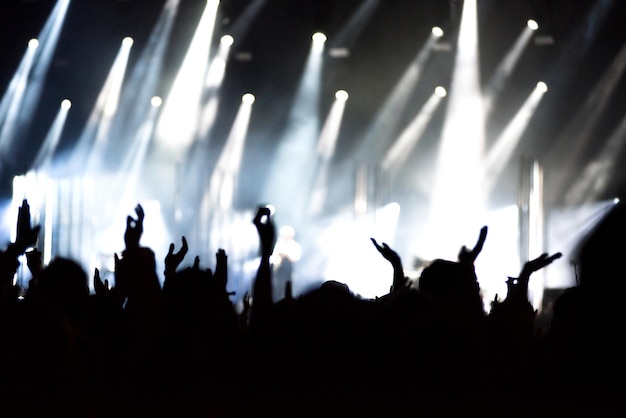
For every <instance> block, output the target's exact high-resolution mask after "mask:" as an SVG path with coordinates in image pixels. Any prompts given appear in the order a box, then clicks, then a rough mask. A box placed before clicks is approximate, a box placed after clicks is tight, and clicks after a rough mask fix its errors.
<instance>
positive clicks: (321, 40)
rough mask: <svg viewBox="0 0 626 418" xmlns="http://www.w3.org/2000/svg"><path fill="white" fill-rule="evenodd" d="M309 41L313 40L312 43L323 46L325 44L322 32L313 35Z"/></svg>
mask: <svg viewBox="0 0 626 418" xmlns="http://www.w3.org/2000/svg"><path fill="white" fill-rule="evenodd" d="M311 39H313V42H315V43H316V44H317V43H319V44H323V43H324V42H326V35H324V34H323V33H322V32H316V33H314V34H313V36H312V37H311Z"/></svg>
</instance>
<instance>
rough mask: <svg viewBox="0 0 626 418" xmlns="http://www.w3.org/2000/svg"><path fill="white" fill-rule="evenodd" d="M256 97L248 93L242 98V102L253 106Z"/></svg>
mask: <svg viewBox="0 0 626 418" xmlns="http://www.w3.org/2000/svg"><path fill="white" fill-rule="evenodd" d="M255 100H256V99H255V97H254V94H252V93H246V94H244V95H243V96H241V102H242V103H244V104H252V103H254V101H255Z"/></svg>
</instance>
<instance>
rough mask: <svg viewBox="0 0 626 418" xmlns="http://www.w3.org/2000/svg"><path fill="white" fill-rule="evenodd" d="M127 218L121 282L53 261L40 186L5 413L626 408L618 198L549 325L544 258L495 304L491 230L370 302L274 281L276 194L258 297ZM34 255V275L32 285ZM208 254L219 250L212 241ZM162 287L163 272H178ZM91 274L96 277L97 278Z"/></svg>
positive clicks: (7, 296)
mask: <svg viewBox="0 0 626 418" xmlns="http://www.w3.org/2000/svg"><path fill="white" fill-rule="evenodd" d="M135 215H136V216H135V217H133V216H128V218H127V222H126V232H125V234H124V243H125V248H123V249H121V252H120V253H119V255H117V254H116V255H115V276H114V277H115V283H114V285H113V286H111V285H110V283H109V282H108V280H104V281H103V280H102V279H101V277H100V272H99V271H98V270H95V271H94V272H93V275H91V274H88V273H87V272H86V271H85V270H84V268H83V267H82V266H81V264H80V261H79V260H73V259H69V258H64V257H60V256H58V257H56V258H53V259H52V261H50V263H49V264H48V265H43V264H42V257H41V253H40V252H39V251H38V249H37V244H38V235H39V232H40V230H39V226H37V225H32V222H31V219H30V208H29V205H28V202H27V201H26V200H24V201H23V203H22V206H21V207H20V208H19V213H18V219H17V234H16V239H15V242H12V243H10V244H9V245H8V246H7V247H6V248H5V249H4V251H2V252H1V253H0V268H1V270H0V274H1V276H0V336H1V337H0V355H1V357H0V358H1V365H0V416H14V415H15V416H79V417H109V416H112V417H113V416H114V417H121V416H129V417H130V416H133V417H137V416H151V417H154V416H158V417H160V416H176V417H178V416H181V417H185V416H208V417H211V416H219V417H222V416H223V417H228V416H250V417H263V416H268V417H270V416H272V417H275V416H290V417H291V416H293V417H299V416H316V417H317V416H341V417H343V416H385V417H387V416H478V415H480V416H483V417H484V416H503V417H510V416H533V417H534V416H546V417H547V416H594V417H595V416H613V415H612V414H614V413H617V412H616V411H618V410H619V407H620V395H622V393H623V389H624V386H625V385H624V383H623V382H624V377H625V374H624V372H625V371H626V367H625V366H626V360H625V359H626V356H625V354H626V352H625V351H624V349H625V348H626V344H625V341H626V338H624V337H625V335H624V334H625V327H624V320H625V319H626V304H625V303H624V302H623V297H624V296H623V295H624V291H625V290H626V277H624V275H625V272H624V268H625V267H624V266H625V264H624V262H623V257H624V254H623V251H624V250H623V249H624V246H623V244H622V242H621V238H622V237H623V236H624V232H626V216H625V212H624V209H623V208H622V206H621V205H617V206H616V207H615V208H614V209H613V210H612V212H610V213H609V214H608V215H607V217H606V218H605V219H604V221H603V222H602V223H601V224H600V225H599V226H598V228H596V230H594V231H593V232H592V233H591V234H590V235H589V236H588V237H587V239H586V240H585V241H584V242H582V243H581V245H580V247H579V248H578V251H577V256H576V259H577V275H578V279H579V280H578V283H579V284H578V285H577V286H576V287H573V288H571V289H567V290H565V291H564V292H563V293H562V295H561V296H559V297H558V299H557V300H556V302H555V304H554V310H553V315H552V317H551V318H550V319H551V321H550V324H549V327H547V328H545V327H539V326H538V325H537V313H536V311H534V310H533V307H532V305H531V304H530V303H529V300H528V284H529V281H530V280H532V275H533V273H535V272H537V271H539V270H541V269H543V268H545V267H546V266H548V265H549V264H550V263H552V262H553V261H554V260H556V259H557V258H559V257H561V254H560V253H554V254H548V253H545V254H541V255H539V256H538V257H536V258H534V259H532V260H528V261H527V262H525V263H524V265H523V267H522V269H521V271H520V272H519V275H518V276H517V277H509V278H508V279H507V278H503V280H505V279H506V283H507V289H508V292H507V294H506V295H502V297H500V298H499V297H497V296H496V299H495V300H494V301H493V303H492V304H491V306H489V307H485V306H484V305H483V301H482V298H481V294H480V287H479V281H478V278H477V276H476V272H475V269H474V263H475V261H476V259H477V258H478V257H479V256H480V252H481V250H482V247H483V244H484V242H485V241H486V239H487V238H488V228H487V227H486V226H485V227H483V228H482V229H481V230H480V231H479V234H478V239H477V242H476V244H475V245H474V246H473V247H472V248H467V247H462V248H461V249H460V251H459V254H458V259H456V260H444V259H437V260H434V261H432V262H431V263H429V264H428V265H427V266H426V267H425V268H424V269H423V271H422V273H421V276H420V278H419V280H418V281H417V283H415V282H412V281H410V280H408V279H407V277H406V276H405V274H404V271H403V267H402V260H401V259H400V256H399V255H398V254H397V253H396V252H395V251H394V250H393V249H392V248H391V247H390V246H389V245H387V244H386V243H379V242H377V241H376V240H375V239H372V244H373V245H374V246H375V248H376V249H377V250H378V252H379V253H380V255H381V256H382V257H384V259H386V260H387V261H388V262H389V263H390V264H391V266H392V267H393V284H392V286H391V287H390V289H389V292H388V294H386V295H384V296H382V297H379V298H376V299H365V298H362V297H360V296H358V295H355V294H354V293H353V292H352V291H351V290H350V288H349V287H348V286H347V285H345V284H344V283H341V282H337V281H326V282H324V283H323V284H321V285H320V286H319V287H316V288H314V289H311V290H309V291H307V292H305V293H303V294H301V295H299V296H298V297H294V295H293V294H292V291H291V283H289V282H288V283H287V284H286V286H284V296H283V297H282V298H280V300H276V298H275V295H273V283H272V281H273V277H272V275H273V273H274V269H273V267H272V261H271V256H272V252H273V249H274V244H275V241H276V239H277V237H276V231H275V226H274V223H273V220H272V215H271V213H270V211H269V209H268V208H265V207H261V208H259V209H258V211H257V213H256V216H255V217H254V219H252V220H251V221H252V222H253V223H254V225H255V226H256V229H257V232H258V238H259V247H260V248H259V249H260V260H259V266H258V270H257V272H256V277H255V279H254V282H253V287H252V289H251V293H250V294H246V295H244V296H243V298H242V300H243V304H242V306H241V307H238V306H236V305H235V304H233V302H232V301H231V296H232V295H231V294H229V292H228V291H227V282H228V271H229V269H228V256H227V254H226V252H225V251H224V250H223V249H220V250H218V251H217V253H216V254H215V258H214V263H211V267H206V266H202V265H201V257H200V256H195V258H193V261H190V259H189V258H188V253H189V251H190V248H189V246H188V244H187V240H186V239H185V237H181V243H182V244H181V246H180V247H179V248H178V249H177V248H176V247H177V246H176V245H175V243H172V244H171V245H170V248H169V251H168V253H167V255H166V256H165V259H164V266H165V269H164V271H163V272H162V274H163V276H162V279H163V280H162V281H161V280H160V278H161V272H158V271H157V268H156V266H157V263H156V254H155V253H154V251H153V250H152V249H150V248H147V247H143V246H142V245H141V237H142V233H143V225H144V222H143V221H144V217H145V214H144V211H143V208H142V207H141V205H137V207H136V208H135ZM24 254H25V255H26V257H25V259H26V260H27V261H26V263H27V267H28V269H29V270H30V272H31V273H32V279H31V280H30V282H29V283H28V285H27V287H26V288H20V287H19V286H17V285H16V284H15V280H14V278H15V275H16V271H17V269H18V267H19V263H20V261H19V260H20V259H23V258H20V257H21V256H22V255H24ZM201 256H202V257H204V256H205V255H201ZM161 283H163V284H162V285H161ZM90 284H91V285H92V288H93V289H94V291H93V292H90Z"/></svg>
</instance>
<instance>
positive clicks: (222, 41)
mask: <svg viewBox="0 0 626 418" xmlns="http://www.w3.org/2000/svg"><path fill="white" fill-rule="evenodd" d="M234 42H235V39H234V38H233V37H232V36H230V35H224V36H222V38H221V39H220V44H222V45H224V46H231V45H232V44H233V43H234Z"/></svg>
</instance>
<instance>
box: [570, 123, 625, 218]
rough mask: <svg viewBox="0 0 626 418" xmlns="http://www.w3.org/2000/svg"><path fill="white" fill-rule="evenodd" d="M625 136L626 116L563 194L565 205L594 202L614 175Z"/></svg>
mask: <svg viewBox="0 0 626 418" xmlns="http://www.w3.org/2000/svg"><path fill="white" fill-rule="evenodd" d="M624 138H626V116H624V117H623V118H622V121H621V123H620V124H619V126H618V127H617V128H615V130H614V131H613V132H612V133H611V136H610V137H609V139H608V141H607V142H606V144H605V145H604V146H603V147H602V149H601V150H600V152H599V154H598V155H597V156H596V158H594V159H593V160H591V161H590V162H588V163H587V165H586V166H585V168H584V170H583V171H582V175H580V176H578V178H577V180H576V182H574V184H572V186H571V187H570V188H569V189H568V191H567V193H566V194H565V204H566V206H580V205H581V204H582V205H587V204H592V203H594V202H596V201H597V200H598V199H599V198H600V196H601V195H602V193H603V192H605V190H606V188H607V186H608V185H609V182H610V180H611V177H612V176H613V175H614V172H615V169H616V166H617V163H618V158H619V156H620V155H622V152H623V149H624V146H625V144H624Z"/></svg>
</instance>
